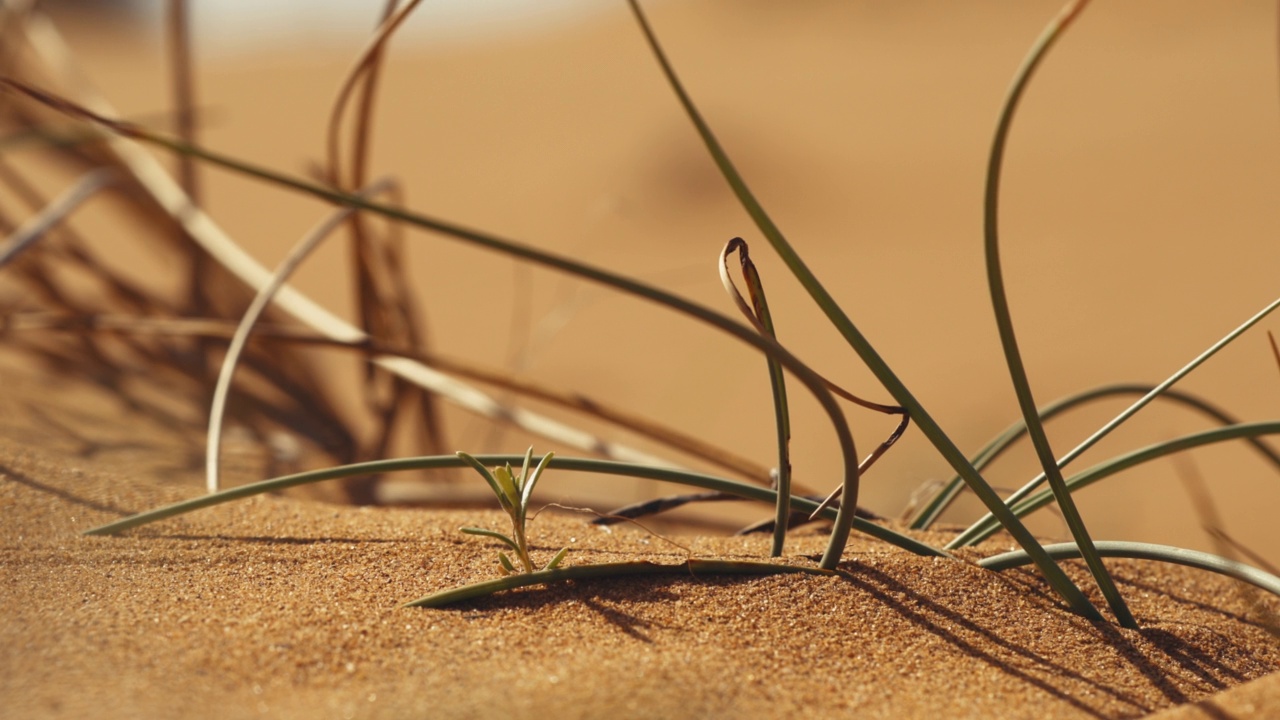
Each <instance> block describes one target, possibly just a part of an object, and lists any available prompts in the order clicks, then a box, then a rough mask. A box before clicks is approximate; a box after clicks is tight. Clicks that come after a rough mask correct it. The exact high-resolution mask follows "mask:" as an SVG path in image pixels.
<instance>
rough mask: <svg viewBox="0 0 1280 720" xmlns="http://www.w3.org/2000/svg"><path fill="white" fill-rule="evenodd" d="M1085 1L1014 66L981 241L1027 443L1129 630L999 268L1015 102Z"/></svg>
mask: <svg viewBox="0 0 1280 720" xmlns="http://www.w3.org/2000/svg"><path fill="white" fill-rule="evenodd" d="M1086 4H1087V0H1075V1H1074V2H1071V3H1068V4H1067V6H1066V7H1065V8H1063V10H1062V12H1061V13H1059V14H1058V16H1057V17H1055V18H1054V19H1053V20H1052V21H1051V22H1050V23H1049V26H1048V27H1046V28H1045V30H1044V32H1043V33H1042V34H1041V35H1040V37H1039V38H1038V39H1037V40H1036V42H1035V44H1034V45H1033V46H1032V48H1031V52H1030V53H1029V54H1028V55H1027V58H1026V60H1024V61H1023V64H1022V67H1020V68H1019V69H1018V72H1017V74H1016V75H1015V77H1014V81H1013V85H1012V87H1011V88H1010V89H1009V94H1008V96H1007V97H1006V99H1005V102H1004V107H1003V108H1002V109H1001V111H1000V120H999V122H998V123H997V125H996V134H995V139H994V140H993V141H992V143H991V156H990V159H989V161H988V164H987V186H986V197H985V202H984V204H983V218H984V223H983V236H984V238H983V239H984V246H985V248H986V260H987V283H988V286H989V288H990V291H991V305H992V308H993V309H994V310H995V316H996V327H997V328H998V329H999V331H1000V345H1001V347H1002V348H1003V350H1004V357H1005V362H1006V364H1007V365H1008V366H1009V378H1010V379H1011V380H1012V381H1013V389H1014V393H1015V394H1016V395H1017V397H1018V407H1019V409H1020V410H1021V411H1022V417H1023V421H1024V422H1025V423H1026V425H1027V432H1028V434H1029V435H1030V436H1031V444H1032V445H1033V446H1034V447H1035V451H1036V457H1037V458H1039V460H1040V465H1041V466H1042V467H1043V468H1044V472H1045V476H1046V477H1047V478H1048V479H1049V487H1050V488H1052V489H1053V494H1054V497H1055V498H1057V501H1058V505H1059V507H1060V508H1061V509H1062V517H1063V518H1064V519H1065V520H1066V522H1067V527H1068V528H1070V529H1071V536H1072V537H1073V538H1075V541H1076V544H1078V545H1079V546H1080V552H1081V553H1082V554H1083V555H1084V558H1085V562H1086V563H1087V564H1088V565H1089V571H1090V572H1091V573H1092V574H1093V579H1094V582H1096V583H1097V584H1098V588H1099V589H1101V590H1102V595H1103V597H1105V598H1106V599H1107V603H1108V604H1109V605H1110V606H1111V611H1112V612H1113V613H1115V616H1116V619H1117V620H1118V621H1119V623H1120V625H1121V626H1122V627H1127V628H1136V627H1137V621H1136V620H1134V619H1133V614H1132V613H1131V612H1129V606H1128V605H1127V604H1126V603H1125V601H1124V597H1123V596H1121V595H1120V591H1119V589H1118V588H1116V585H1115V581H1113V580H1112V579H1111V573H1109V572H1107V567H1106V565H1105V564H1103V562H1102V558H1100V557H1099V556H1098V553H1097V552H1095V551H1094V549H1093V538H1091V537H1090V536H1089V530H1088V528H1087V527H1085V523H1084V518H1083V517H1082V516H1081V515H1080V511H1079V510H1078V509H1077V508H1076V505H1075V502H1074V501H1073V500H1072V499H1071V493H1069V492H1067V486H1066V482H1065V481H1064V480H1063V478H1062V470H1061V469H1059V468H1058V463H1057V458H1056V456H1055V455H1054V452H1053V448H1052V446H1050V444H1049V436H1048V434H1047V433H1045V430H1044V424H1043V423H1041V422H1040V414H1039V412H1038V411H1037V409H1036V401H1035V397H1034V395H1033V394H1032V391H1031V381H1030V380H1029V379H1028V377H1027V369H1026V366H1025V365H1024V364H1023V362H1022V352H1021V351H1020V350H1019V349H1018V338H1017V334H1016V333H1015V332H1014V329H1013V317H1012V316H1011V315H1010V313H1009V298H1008V295H1007V293H1006V292H1005V287H1004V274H1003V272H1002V271H1001V268H1000V240H999V207H1000V177H1001V170H1002V169H1003V165H1004V153H1005V148H1006V147H1007V145H1008V140H1009V131H1010V129H1011V128H1012V127H1013V118H1014V116H1015V115H1016V114H1017V109H1018V102H1019V101H1020V100H1021V99H1022V95H1023V93H1024V92H1025V91H1026V88H1027V86H1028V84H1029V83H1030V82H1031V78H1032V77H1033V76H1034V75H1035V71H1036V68H1038V67H1039V66H1040V63H1041V62H1043V60H1044V59H1045V57H1046V56H1047V55H1048V52H1049V49H1050V48H1052V47H1053V45H1054V43H1055V42H1056V41H1057V40H1058V38H1060V37H1061V36H1062V33H1063V32H1064V31H1066V29H1067V27H1069V26H1070V24H1071V21H1072V20H1073V19H1075V17H1076V16H1077V15H1078V14H1079V12H1080V11H1081V10H1083V9H1084V7H1085V5H1086Z"/></svg>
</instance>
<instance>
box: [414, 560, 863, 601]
mask: <svg viewBox="0 0 1280 720" xmlns="http://www.w3.org/2000/svg"><path fill="white" fill-rule="evenodd" d="M790 573H802V574H806V575H839V573H837V572H835V571H833V570H824V569H822V568H814V567H804V566H802V565H783V564H775V563H765V562H750V561H745V560H687V561H685V562H683V563H680V564H679V565H663V564H659V563H653V562H647V561H629V562H615V563H599V564H595V565H576V566H574V567H567V568H549V569H547V570H539V571H538V572H532V573H521V574H518V575H508V576H506V577H501V578H497V579H495V580H485V581H484V582H478V583H474V584H472V585H464V586H462V587H459V588H453V589H452V590H445V591H443V592H438V593H433V594H431V595H427V596H426V597H423V598H419V599H417V600H414V601H413V602H408V603H405V604H404V606H403V607H430V608H439V607H445V606H447V605H452V604H454V603H458V602H462V601H463V600H474V599H476V598H481V597H486V596H488V595H492V594H494V593H497V592H502V591H504V590H514V589H516V588H522V587H528V586H530V585H545V584H547V583H553V582H560V581H564V580H588V579H597V578H617V577H627V576H634V575H683V576H687V577H698V576H699V575H784V574H790Z"/></svg>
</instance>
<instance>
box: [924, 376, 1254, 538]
mask: <svg viewBox="0 0 1280 720" xmlns="http://www.w3.org/2000/svg"><path fill="white" fill-rule="evenodd" d="M1154 387H1155V386H1154V385H1144V384H1137V383H1120V384H1115V385H1103V386H1101V387H1096V388H1093V389H1091V390H1086V391H1084V392H1081V393H1077V394H1075V395H1069V396H1067V397H1065V398H1061V399H1059V400H1055V401H1053V402H1052V403H1050V404H1048V405H1046V406H1045V407H1044V408H1043V409H1042V410H1040V413H1039V414H1040V420H1041V421H1042V422H1047V421H1049V420H1050V419H1052V418H1053V417H1054V416H1056V415H1058V414H1060V413H1063V412H1066V411H1067V410H1071V409H1073V408H1075V407H1078V406H1080V405H1084V404H1086V403H1090V402H1094V401H1096V400H1103V399H1106V398H1109V397H1113V396H1116V395H1146V394H1147V393H1150V392H1151V391H1152V389H1153V388H1154ZM1156 397H1157V398H1159V399H1161V400H1166V401H1169V402H1172V403H1176V404H1181V405H1185V406H1186V407H1188V408H1190V409H1192V410H1197V411H1199V412H1201V413H1203V414H1205V415H1207V416H1209V417H1210V418H1213V419H1214V420H1216V421H1218V423H1219V424H1221V425H1237V424H1239V423H1240V420H1238V419H1237V418H1236V417H1234V416H1233V415H1231V414H1230V413H1227V412H1226V411H1224V410H1222V409H1220V408H1219V407H1217V406H1216V405H1213V404H1212V403H1210V402H1208V401H1207V400H1205V399H1204V398H1201V397H1199V396H1197V395H1193V394H1191V393H1189V392H1185V391H1182V390H1175V389H1173V388H1169V389H1167V390H1165V391H1164V393H1162V394H1160V395H1157V396H1156ZM1026 434H1027V424H1026V421H1025V420H1018V421H1016V422H1014V423H1012V424H1011V425H1010V426H1009V427H1008V428H1006V429H1005V430H1004V432H1002V433H1000V434H999V435H997V436H996V437H995V439H993V440H992V441H991V442H989V443H987V445H986V446H984V447H983V448H982V450H980V451H979V452H978V454H977V455H974V456H973V458H972V460H970V462H972V463H973V466H974V467H975V468H977V469H978V470H983V469H984V468H986V467H987V466H988V465H990V464H991V463H992V462H994V461H995V460H996V458H998V457H1000V456H1001V455H1002V454H1004V452H1005V451H1006V450H1008V449H1009V447H1010V446H1011V445H1012V443H1014V442H1016V441H1018V440H1019V439H1021V438H1022V437H1023V436H1024V435H1026ZM1242 439H1243V440H1244V441H1245V442H1247V443H1249V445H1250V446H1251V447H1252V448H1253V449H1254V450H1256V451H1257V452H1258V453H1260V454H1261V455H1262V456H1263V457H1264V458H1265V459H1266V460H1267V461H1268V462H1270V463H1271V464H1272V465H1274V466H1276V469H1277V470H1280V454H1277V453H1276V451H1275V450H1272V449H1271V447H1270V446H1268V445H1267V444H1266V443H1264V442H1262V441H1260V440H1258V439H1257V438H1255V437H1246V438H1242ZM963 483H964V481H963V480H961V479H960V476H959V475H957V476H955V477H953V478H951V480H950V481H948V482H947V484H946V485H944V486H943V488H942V489H941V490H939V491H938V493H937V494H935V495H934V496H933V498H932V499H931V500H930V501H929V503H928V504H927V505H925V507H924V508H922V509H921V510H920V512H919V513H918V514H917V515H916V517H915V519H914V520H913V521H912V522H911V529H912V530H927V529H929V527H930V526H932V525H933V523H934V522H936V521H937V519H938V517H939V516H940V515H941V514H942V513H943V512H945V511H946V509H947V507H948V506H949V505H950V504H951V502H952V501H953V500H954V499H955V498H956V496H957V495H958V494H959V492H960V490H961V489H962V488H963V487H964V484H963Z"/></svg>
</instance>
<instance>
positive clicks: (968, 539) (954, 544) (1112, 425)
mask: <svg viewBox="0 0 1280 720" xmlns="http://www.w3.org/2000/svg"><path fill="white" fill-rule="evenodd" d="M1276 308H1280V298H1278V299H1276V300H1273V301H1272V302H1271V303H1270V304H1268V305H1267V306H1266V307H1264V308H1262V310H1259V311H1258V312H1257V314H1255V315H1254V316H1253V317H1251V318H1249V319H1248V320H1246V321H1245V322H1244V323H1242V324H1241V325H1240V326H1239V327H1237V328H1236V329H1234V330H1232V331H1231V332H1229V333H1227V334H1226V336H1224V337H1223V338H1222V339H1221V340H1219V341H1218V342H1216V343H1214V344H1213V345H1211V346H1210V347H1209V349H1208V350H1205V351H1204V352H1202V353H1200V354H1199V355H1198V356H1196V358H1195V359H1194V360H1192V361H1191V362H1189V363H1187V364H1186V365H1185V366H1183V367H1182V369H1180V370H1178V371H1177V372H1176V373H1174V374H1173V375H1170V376H1169V378H1168V379H1166V380H1165V381H1164V382H1162V383H1160V384H1159V385H1157V386H1155V388H1153V389H1152V390H1151V392H1149V393H1147V394H1146V395H1143V396H1142V397H1141V398H1139V399H1138V400H1137V401H1136V402H1135V403H1133V404H1132V405H1130V406H1129V407H1128V408H1127V409H1126V410H1125V411H1124V412H1122V413H1120V414H1119V415H1117V416H1115V417H1114V418H1112V420H1111V421H1110V422H1108V423H1107V424H1106V425H1103V426H1102V427H1101V428H1099V429H1098V430H1097V431H1096V432H1094V433H1093V434H1092V435H1090V436H1089V437H1087V438H1085V439H1084V441H1083V442H1081V443H1080V444H1079V445H1077V446H1076V447H1075V448H1074V449H1073V450H1071V452H1069V453H1067V454H1066V455H1063V456H1062V457H1061V458H1058V462H1057V465H1058V467H1059V468H1063V467H1066V466H1067V465H1068V464H1070V463H1071V461H1073V460H1075V459H1076V458H1078V457H1080V455H1081V454H1083V453H1084V452H1085V451H1086V450H1088V449H1089V448H1091V447H1093V446H1094V444H1095V443H1097V442H1098V441H1099V440H1101V439H1102V438H1104V437H1106V436H1107V435H1108V434H1110V432H1111V431H1112V430H1115V429H1116V428H1117V427H1119V426H1120V425H1121V424H1122V423H1124V422H1125V421H1126V420H1128V419H1129V418H1131V417H1133V415H1134V414H1135V413H1137V412H1138V411H1139V410H1141V409H1142V408H1144V407H1146V405H1147V403H1149V402H1151V401H1152V400H1154V399H1155V398H1157V397H1159V396H1160V395H1161V394H1162V393H1164V392H1165V391H1166V390H1168V389H1169V388H1170V387H1171V386H1172V385H1173V384H1174V383H1176V382H1178V381H1179V380H1181V379H1182V378H1184V377H1186V376H1187V374H1188V373H1190V372H1191V371H1192V370H1195V369H1196V368H1198V367H1200V365H1201V364H1202V363H1204V361H1206V360H1208V359H1209V358H1211V357H1213V356H1214V355H1215V354H1217V352H1218V351H1219V350H1221V349H1222V348H1224V347H1226V346H1227V345H1228V344H1229V343H1231V341H1233V340H1235V339H1236V338H1238V337H1240V335H1241V334H1243V333H1244V332H1245V331H1246V330H1248V329H1249V328H1251V327H1253V326H1254V325H1256V324H1257V323H1258V322H1260V321H1261V320H1262V319H1263V318H1264V317H1266V316H1267V315H1269V314H1271V312H1272V311H1274V310H1275V309H1276ZM1044 480H1045V476H1044V473H1041V474H1040V475H1037V476H1036V477H1035V478H1033V479H1032V480H1031V482H1029V483H1027V484H1026V485H1023V486H1022V487H1021V488H1019V489H1018V490H1017V491H1016V492H1014V493H1013V494H1012V495H1010V496H1009V497H1008V499H1007V500H1006V501H1005V503H1007V505H1008V506H1012V505H1014V504H1015V503H1017V502H1018V501H1020V500H1022V499H1023V498H1025V497H1026V496H1027V495H1029V494H1031V492H1032V491H1034V490H1035V489H1036V488H1037V487H1039V486H1040V484H1041V483H1043V482H1044ZM995 519H997V518H995V517H993V515H991V514H987V515H984V516H983V517H981V518H979V519H978V520H977V521H976V522H974V523H973V525H971V526H969V528H967V529H966V530H965V531H964V532H963V533H961V534H960V535H959V536H958V537H957V538H956V539H955V540H952V541H951V542H950V543H948V544H947V548H949V549H954V548H959V547H964V546H966V545H971V544H973V542H974V540H973V538H974V537H976V536H977V535H978V533H980V532H983V531H984V530H985V528H987V527H989V526H990V524H991V522H992V521H993V520H995ZM1000 522H1001V523H1003V522H1004V520H1003V519H1000Z"/></svg>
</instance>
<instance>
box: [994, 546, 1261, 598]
mask: <svg viewBox="0 0 1280 720" xmlns="http://www.w3.org/2000/svg"><path fill="white" fill-rule="evenodd" d="M1096 548H1097V551H1098V554H1099V555H1102V556H1103V557H1113V558H1131V559H1135V560H1156V561H1158V562H1166V563H1173V564H1175V565H1184V566H1186V567H1193V568H1198V569H1200V570H1208V571H1210V572H1215V573H1218V574H1220V575H1226V576H1227V577H1230V578H1234V579H1236V580H1240V581H1242V582H1246V583H1249V584H1250V585H1253V586H1255V587H1258V588H1261V589H1263V590H1266V591H1267V592H1269V593H1271V594H1273V595H1280V578H1278V577H1276V576H1275V575H1272V574H1271V573H1268V572H1264V571H1262V570H1259V569H1257V568H1254V567H1249V566H1248V565H1245V564H1243V563H1239V562H1236V561H1234V560H1228V559H1227V558H1224V557H1220V556H1218V555H1212V554H1210V553H1206V552H1200V551H1198V550H1187V549H1185V548H1179V547H1171V546H1169V545H1154V544H1152V543H1137V542H1122V541H1116V540H1103V541H1099V542H1098V543H1096ZM1045 550H1046V551H1047V552H1048V553H1049V554H1050V555H1051V556H1052V557H1053V558H1055V559H1058V560H1072V559H1076V558H1079V557H1080V548H1079V547H1077V546H1076V544H1075V543H1061V544H1057V545H1048V546H1046V547H1045ZM1029 562H1030V558H1028V557H1027V554H1026V553H1024V552H1022V551H1020V550H1015V551H1013V552H1008V553H1004V554H1001V555H994V556H992V557H989V558H983V559H982V560H979V561H978V565H980V566H982V567H984V568H986V569H988V570H996V571H1000V570H1008V569H1010V568H1015V567H1019V566H1021V565H1026V564H1028V563H1029Z"/></svg>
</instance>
